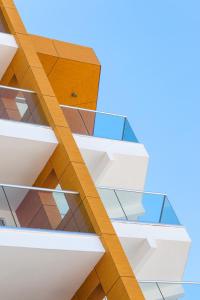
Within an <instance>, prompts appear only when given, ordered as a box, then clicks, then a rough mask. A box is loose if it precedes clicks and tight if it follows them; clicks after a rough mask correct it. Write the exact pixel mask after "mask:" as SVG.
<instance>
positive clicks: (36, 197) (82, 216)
mask: <svg viewBox="0 0 200 300" xmlns="http://www.w3.org/2000/svg"><path fill="white" fill-rule="evenodd" d="M3 227H4V228H13V227H14V228H23V229H35V230H41V229H42V230H51V231H52V230H56V231H62V232H63V231H67V232H79V233H87V234H88V233H94V229H93V227H92V224H91V222H90V220H89V218H88V216H87V213H86V211H85V209H84V206H83V204H82V201H81V199H80V196H79V193H78V192H76V191H69V190H60V189H47V188H39V187H31V186H20V185H12V184H0V228H3Z"/></svg>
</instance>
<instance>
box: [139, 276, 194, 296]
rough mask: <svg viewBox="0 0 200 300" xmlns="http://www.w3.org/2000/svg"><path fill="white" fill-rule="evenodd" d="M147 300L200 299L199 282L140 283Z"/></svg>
mask: <svg viewBox="0 0 200 300" xmlns="http://www.w3.org/2000/svg"><path fill="white" fill-rule="evenodd" d="M140 287H141V289H142V292H143V295H144V297H145V299H146V300H179V299H181V300H197V299H200V283H198V282H152V281H151V282H146V281H145V282H140Z"/></svg>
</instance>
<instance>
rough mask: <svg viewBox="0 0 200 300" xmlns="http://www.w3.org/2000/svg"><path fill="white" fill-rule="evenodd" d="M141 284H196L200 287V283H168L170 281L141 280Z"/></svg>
mask: <svg viewBox="0 0 200 300" xmlns="http://www.w3.org/2000/svg"><path fill="white" fill-rule="evenodd" d="M138 282H139V283H158V284H194V285H200V281H168V280H158V281H155V280H139V281H138Z"/></svg>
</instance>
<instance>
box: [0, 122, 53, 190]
mask: <svg viewBox="0 0 200 300" xmlns="http://www.w3.org/2000/svg"><path fill="white" fill-rule="evenodd" d="M0 145H1V147H0V169H1V172H0V183H7V184H19V185H20V184H21V185H32V184H33V183H34V181H35V180H36V178H37V177H38V175H39V174H40V172H41V171H42V169H43V168H44V166H45V164H46V163H47V162H48V160H49V158H50V156H51V155H52V153H53V151H54V149H55V148H56V146H57V139H56V137H55V135H54V132H53V130H52V129H51V128H49V127H45V126H39V125H32V124H28V123H20V122H14V121H7V120H0Z"/></svg>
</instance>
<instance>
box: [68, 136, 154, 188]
mask: <svg viewBox="0 0 200 300" xmlns="http://www.w3.org/2000/svg"><path fill="white" fill-rule="evenodd" d="M74 138H75V140H76V143H77V145H78V147H79V149H80V151H81V154H82V156H83V159H84V160H85V163H86V165H87V167H88V169H89V171H90V174H91V176H92V178H93V180H94V181H95V184H96V185H97V186H107V187H112V188H122V189H138V190H143V188H144V182H145V177H146V172H147V166H148V154H147V152H146V150H145V148H144V146H143V145H142V144H139V143H132V142H125V141H117V140H110V139H105V138H97V137H91V136H85V135H78V134H74Z"/></svg>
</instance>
